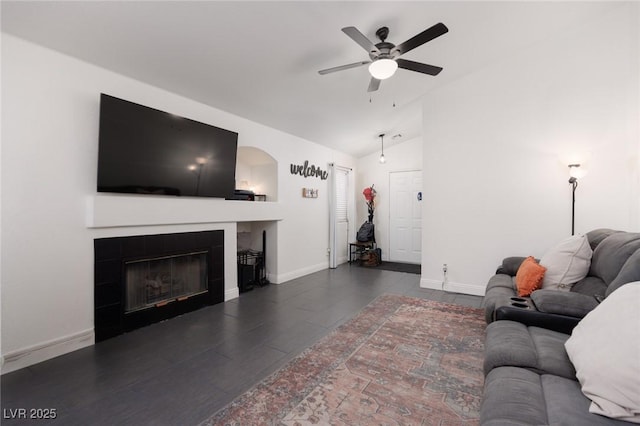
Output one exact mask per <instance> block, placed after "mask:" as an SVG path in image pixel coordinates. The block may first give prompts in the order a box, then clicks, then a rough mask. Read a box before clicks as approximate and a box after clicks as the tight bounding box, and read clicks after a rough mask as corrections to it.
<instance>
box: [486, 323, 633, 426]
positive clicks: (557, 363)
mask: <svg viewBox="0 0 640 426" xmlns="http://www.w3.org/2000/svg"><path fill="white" fill-rule="evenodd" d="M569 337H570V335H568V334H564V333H559V332H557V331H553V330H547V329H544V328H539V327H528V326H526V325H524V324H521V323H518V322H515V321H508V320H506V321H496V322H493V323H491V324H489V325H488V326H487V338H486V341H485V351H486V352H485V361H484V372H485V384H484V395H483V401H482V407H481V410H480V424H481V425H482V426H515V425H556V426H559V425H566V426H573V425H575V426H583V425H585V426H586V425H588V426H590V425H628V424H632V423H630V422H625V421H621V420H616V419H612V418H608V417H604V416H600V415H598V414H593V413H590V412H589V406H590V404H591V400H590V399H589V398H587V397H586V396H585V395H584V393H583V392H582V390H581V386H580V382H578V380H577V378H576V371H575V369H574V366H573V364H572V363H571V361H570V360H569V357H568V356H567V351H566V350H565V347H564V344H565V342H566V341H567V339H568V338H569ZM603 362H606V360H603Z"/></svg>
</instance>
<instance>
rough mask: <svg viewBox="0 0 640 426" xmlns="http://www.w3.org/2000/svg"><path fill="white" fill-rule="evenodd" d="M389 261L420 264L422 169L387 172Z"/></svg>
mask: <svg viewBox="0 0 640 426" xmlns="http://www.w3.org/2000/svg"><path fill="white" fill-rule="evenodd" d="M389 180H390V181H389V202H390V209H389V212H390V213H389V214H390V218H389V228H390V229H389V260H390V261H392V262H406V263H420V262H421V258H422V256H421V254H422V206H421V203H422V201H421V198H422V192H421V191H422V171H411V172H392V173H389Z"/></svg>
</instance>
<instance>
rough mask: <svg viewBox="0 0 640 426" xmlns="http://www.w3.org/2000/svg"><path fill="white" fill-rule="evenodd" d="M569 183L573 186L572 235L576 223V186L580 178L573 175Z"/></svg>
mask: <svg viewBox="0 0 640 426" xmlns="http://www.w3.org/2000/svg"><path fill="white" fill-rule="evenodd" d="M569 183H570V184H571V186H572V191H571V193H572V194H571V235H574V234H575V223H576V188H577V187H578V179H576V178H574V177H571V178H569Z"/></svg>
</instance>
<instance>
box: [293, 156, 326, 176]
mask: <svg viewBox="0 0 640 426" xmlns="http://www.w3.org/2000/svg"><path fill="white" fill-rule="evenodd" d="M291 174H292V175H300V176H304V177H319V178H320V179H321V180H326V179H327V178H328V177H329V172H328V171H326V170H322V169H321V168H320V166H314V165H311V166H309V161H308V160H305V162H304V164H291Z"/></svg>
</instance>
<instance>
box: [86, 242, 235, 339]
mask: <svg viewBox="0 0 640 426" xmlns="http://www.w3.org/2000/svg"><path fill="white" fill-rule="evenodd" d="M94 253H95V293H94V307H95V334H96V341H97V342H99V341H102V340H105V339H108V338H110V337H113V336H116V335H118V334H121V333H124V332H126V331H131V330H133V329H136V328H139V327H142V326H145V325H148V324H151V323H154V322H158V321H162V320H164V319H168V318H171V317H174V316H176V315H180V314H183V313H186V312H190V311H193V310H195V309H199V308H201V307H203V306H206V305H212V304H215V303H219V302H222V301H224V231H222V230H220V231H203V232H184V233H176V234H159V235H143V236H133V237H116V238H100V239H96V240H94Z"/></svg>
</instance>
